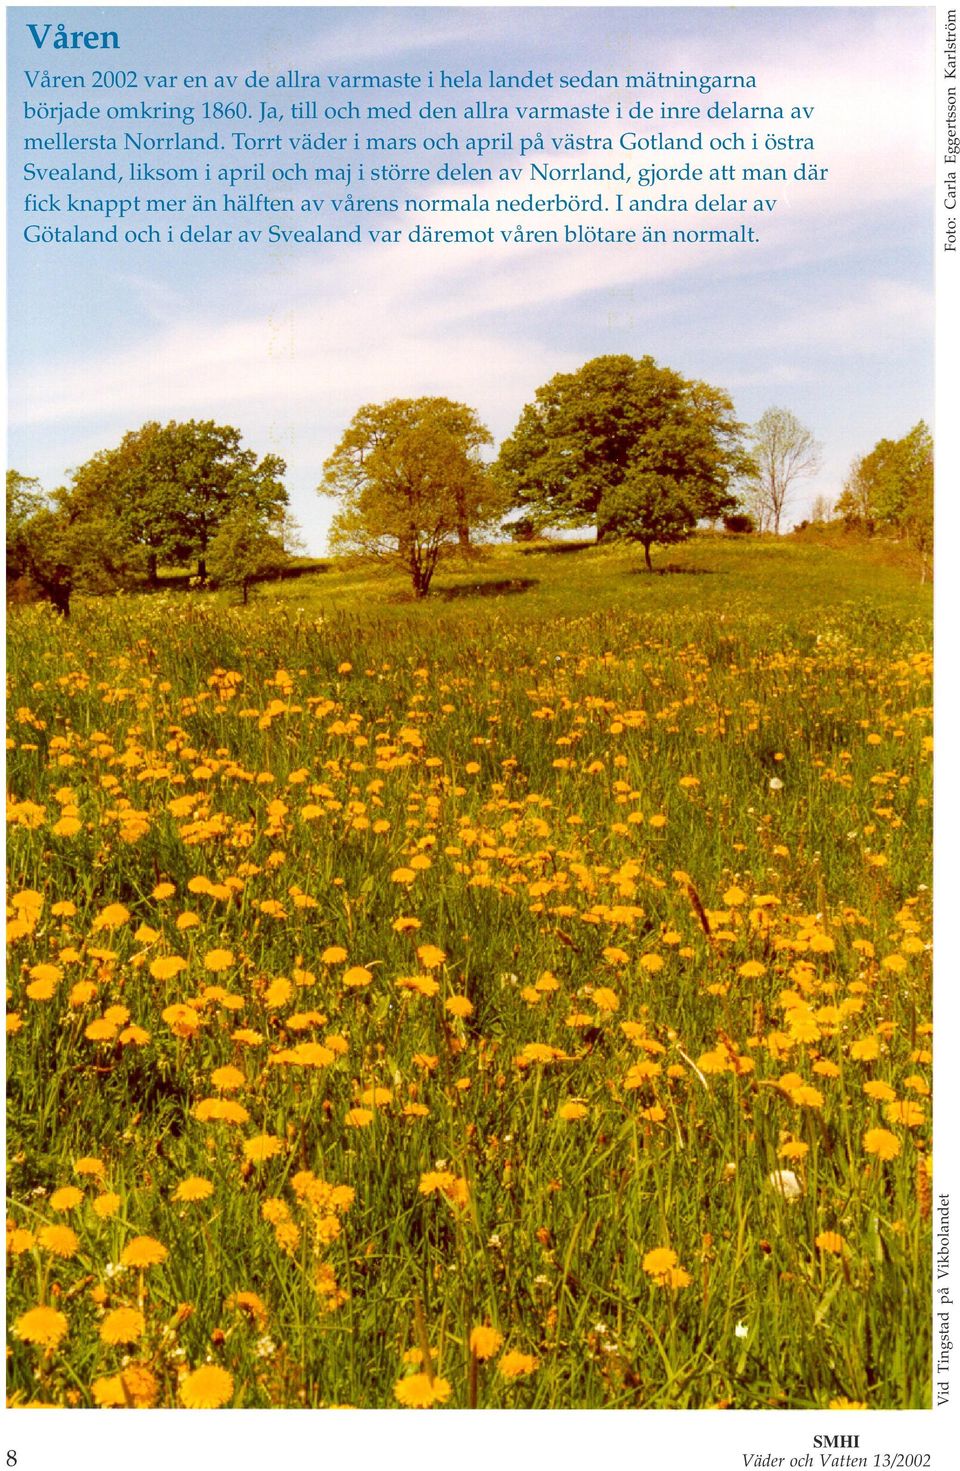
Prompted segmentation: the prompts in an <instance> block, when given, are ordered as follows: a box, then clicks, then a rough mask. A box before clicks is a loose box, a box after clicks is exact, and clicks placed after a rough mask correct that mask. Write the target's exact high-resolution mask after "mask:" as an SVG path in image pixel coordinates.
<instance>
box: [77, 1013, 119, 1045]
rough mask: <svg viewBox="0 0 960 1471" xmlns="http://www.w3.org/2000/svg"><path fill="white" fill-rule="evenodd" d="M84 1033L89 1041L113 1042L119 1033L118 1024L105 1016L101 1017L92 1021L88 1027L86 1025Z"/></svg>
mask: <svg viewBox="0 0 960 1471" xmlns="http://www.w3.org/2000/svg"><path fill="white" fill-rule="evenodd" d="M83 1035H84V1036H85V1037H86V1039H87V1041H88V1042H112V1041H113V1039H114V1037H115V1036H116V1035H117V1024H116V1022H108V1021H107V1019H106V1018H105V1017H100V1018H99V1019H98V1020H97V1021H95V1022H91V1023H90V1025H89V1026H88V1027H84V1029H83Z"/></svg>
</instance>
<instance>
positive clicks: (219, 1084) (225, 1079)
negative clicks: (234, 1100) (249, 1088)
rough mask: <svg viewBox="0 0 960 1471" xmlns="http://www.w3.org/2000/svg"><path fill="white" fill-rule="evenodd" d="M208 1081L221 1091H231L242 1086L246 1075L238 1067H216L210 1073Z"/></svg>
mask: <svg viewBox="0 0 960 1471" xmlns="http://www.w3.org/2000/svg"><path fill="white" fill-rule="evenodd" d="M210 1081H211V1083H212V1084H213V1086H214V1087H215V1088H219V1089H220V1092H221V1093H232V1092H234V1091H235V1090H236V1089H237V1088H240V1087H242V1086H243V1084H244V1083H245V1082H246V1076H245V1075H244V1074H243V1073H242V1072H241V1071H240V1069H239V1068H238V1067H229V1066H228V1067H218V1068H214V1070H213V1072H212V1073H211V1074H210Z"/></svg>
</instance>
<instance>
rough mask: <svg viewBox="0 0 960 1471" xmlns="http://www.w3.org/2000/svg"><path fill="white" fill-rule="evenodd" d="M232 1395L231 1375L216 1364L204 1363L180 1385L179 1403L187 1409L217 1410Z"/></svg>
mask: <svg viewBox="0 0 960 1471" xmlns="http://www.w3.org/2000/svg"><path fill="white" fill-rule="evenodd" d="M232 1395H233V1375H232V1374H229V1373H228V1372H227V1370H226V1369H221V1368H219V1367H218V1366H217V1365H216V1364H204V1365H203V1366H202V1367H201V1368H199V1369H194V1371H193V1373H192V1374H187V1376H186V1377H185V1378H184V1379H183V1381H182V1382H181V1385H180V1403H181V1404H182V1405H183V1406H184V1408H185V1409H188V1410H219V1409H220V1408H221V1407H222V1406H223V1405H225V1404H226V1403H227V1401H228V1400H229V1399H230V1398H231V1397H232Z"/></svg>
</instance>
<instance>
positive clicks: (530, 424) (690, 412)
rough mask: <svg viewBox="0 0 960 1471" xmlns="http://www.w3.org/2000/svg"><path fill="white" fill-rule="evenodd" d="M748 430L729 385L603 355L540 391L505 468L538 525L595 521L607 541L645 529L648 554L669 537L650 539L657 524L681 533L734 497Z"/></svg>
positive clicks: (517, 499)
mask: <svg viewBox="0 0 960 1471" xmlns="http://www.w3.org/2000/svg"><path fill="white" fill-rule="evenodd" d="M742 432H743V425H741V424H740V423H738V421H737V420H736V418H735V417H734V410H733V404H732V402H731V400H730V398H729V397H728V396H727V394H726V393H724V392H723V391H722V390H721V389H718V388H714V387H712V386H711V385H710V384H707V383H700V382H696V381H693V380H688V379H686V378H684V377H683V376H682V375H681V374H680V373H677V372H675V371H674V370H673V369H671V368H662V367H660V366H659V365H658V364H657V363H656V362H654V360H653V358H651V357H644V358H640V359H636V358H632V357H629V356H627V355H625V354H617V355H610V356H606V357H598V358H593V359H592V360H591V361H590V362H588V363H585V364H584V365H583V367H582V368H580V369H578V371H577V372H575V373H558V374H557V375H556V376H555V377H554V378H551V379H550V381H549V383H546V384H544V385H543V387H542V388H539V389H537V392H536V394H535V396H534V400H533V402H532V403H529V404H527V405H526V407H525V408H524V410H523V412H522V414H521V415H520V419H519V422H518V424H517V427H516V428H515V430H514V431H513V434H512V435H511V436H510V437H509V438H508V439H507V440H505V441H504V443H503V445H502V446H501V449H500V455H499V459H498V461H497V473H498V475H499V476H500V478H501V480H502V482H503V483H504V485H505V486H506V487H507V489H508V491H509V493H510V495H511V497H512V500H513V503H514V505H515V506H517V507H527V508H529V510H530V514H531V515H532V516H533V518H534V519H535V520H536V521H537V522H538V524H540V525H542V526H561V527H576V526H584V525H588V524H594V525H595V526H596V528H597V540H598V541H602V540H603V539H604V538H606V537H608V536H626V537H636V539H638V540H641V541H642V542H644V545H645V547H646V550H647V559H648V561H649V546H650V545H651V544H652V541H655V540H658V539H660V538H659V537H658V536H653V537H650V536H649V532H650V530H651V528H652V527H653V525H654V522H656V524H657V527H658V530H659V532H660V533H662V534H663V535H664V536H669V538H670V539H671V540H676V539H677V535H678V533H679V530H680V527H681V524H682V525H684V526H687V527H689V526H690V525H695V524H696V522H697V521H698V520H700V519H708V520H713V519H715V518H716V517H718V516H720V515H722V514H723V512H724V511H725V510H729V509H730V508H731V507H732V506H733V505H734V504H735V499H734V497H733V495H732V494H731V492H730V487H731V484H732V482H733V481H734V479H735V478H736V477H737V476H738V475H739V474H742V473H743V471H744V470H745V468H746V459H745V457H744V454H743V450H742V445H741V437H742ZM658 501H659V502H662V504H661V505H660V506H659V507H657V502H658ZM638 517H640V518H642V519H637V518H638ZM691 517H692V522H691V520H690V518H691ZM684 534H686V533H684Z"/></svg>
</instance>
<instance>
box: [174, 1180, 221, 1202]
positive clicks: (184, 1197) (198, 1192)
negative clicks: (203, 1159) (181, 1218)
mask: <svg viewBox="0 0 960 1471" xmlns="http://www.w3.org/2000/svg"><path fill="white" fill-rule="evenodd" d="M212 1194H213V1182H212V1181H211V1180H207V1179H205V1178H204V1176H203V1175H188V1176H187V1178H186V1179H185V1180H181V1181H180V1184H179V1185H178V1186H177V1188H176V1190H175V1191H174V1192H173V1195H172V1197H171V1198H172V1199H173V1200H180V1201H184V1202H187V1201H193V1200H208V1199H209V1198H210V1196H211V1195H212Z"/></svg>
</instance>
